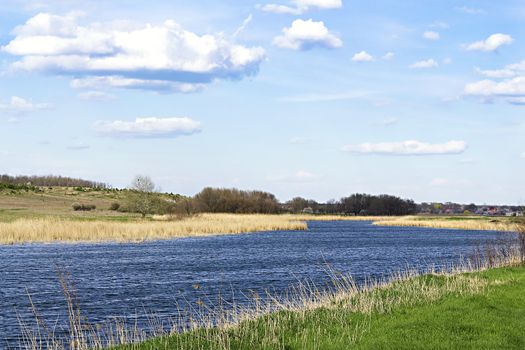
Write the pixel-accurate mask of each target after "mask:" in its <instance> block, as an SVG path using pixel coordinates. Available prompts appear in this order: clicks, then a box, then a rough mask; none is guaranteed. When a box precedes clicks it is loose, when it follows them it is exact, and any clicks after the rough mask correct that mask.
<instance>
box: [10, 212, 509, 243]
mask: <svg viewBox="0 0 525 350" xmlns="http://www.w3.org/2000/svg"><path fill="white" fill-rule="evenodd" d="M338 220H349V221H357V220H358V221H372V222H373V224H374V225H380V226H413V227H429V228H448V229H463V230H491V231H517V230H518V226H519V221H517V220H516V219H514V220H512V219H511V218H497V219H495V218H491V219H488V218H483V217H419V216H408V217H368V216H363V217H356V216H337V215H318V216H317V215H288V214H284V215H258V214H198V215H194V216H190V217H184V218H179V219H177V218H175V219H174V218H169V217H162V216H161V217H153V218H148V219H145V220H144V219H140V218H137V217H133V216H120V217H109V216H108V217H105V216H92V217H89V216H81V217H76V216H73V215H71V216H66V215H62V216H50V215H49V216H44V217H35V218H32V217H21V218H17V219H14V220H6V221H4V222H2V221H1V220H0V244H24V243H52V242H69V243H75V242H143V241H151V240H163V239H173V238H182V237H200V236H210V235H225V234H241V233H249V232H264V231H298V230H307V229H308V225H307V222H308V221H338Z"/></svg>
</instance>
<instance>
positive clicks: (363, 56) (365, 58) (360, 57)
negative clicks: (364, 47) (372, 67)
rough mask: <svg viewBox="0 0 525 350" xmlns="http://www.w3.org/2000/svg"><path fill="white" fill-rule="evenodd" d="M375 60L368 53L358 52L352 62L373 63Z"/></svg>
mask: <svg viewBox="0 0 525 350" xmlns="http://www.w3.org/2000/svg"><path fill="white" fill-rule="evenodd" d="M373 60H374V56H372V55H371V54H369V53H368V52H366V51H361V52H358V53H356V54H355V55H354V57H352V61H354V62H372V61H373Z"/></svg>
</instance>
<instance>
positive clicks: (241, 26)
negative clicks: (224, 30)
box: [232, 13, 253, 38]
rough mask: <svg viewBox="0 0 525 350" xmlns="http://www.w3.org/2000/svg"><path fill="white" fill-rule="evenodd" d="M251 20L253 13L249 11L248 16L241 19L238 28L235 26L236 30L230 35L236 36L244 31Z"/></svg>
mask: <svg viewBox="0 0 525 350" xmlns="http://www.w3.org/2000/svg"><path fill="white" fill-rule="evenodd" d="M252 20H253V15H252V14H251V13H250V14H249V15H248V17H246V18H245V19H244V21H242V24H241V25H240V27H239V28H237V30H236V31H235V32H234V33H233V35H232V37H234V38H236V37H238V36H239V34H241V33H242V32H244V31H245V30H246V28H247V27H248V25H249V24H250V23H251V22H252Z"/></svg>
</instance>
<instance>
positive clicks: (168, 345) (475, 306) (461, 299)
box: [114, 261, 525, 350]
mask: <svg viewBox="0 0 525 350" xmlns="http://www.w3.org/2000/svg"><path fill="white" fill-rule="evenodd" d="M510 265H514V266H510V267H500V268H493V269H482V271H477V272H467V273H458V274H440V273H434V274H429V275H423V276H412V275H410V274H404V275H400V276H398V277H397V278H396V279H394V281H392V282H390V283H386V284H375V285H370V286H369V287H368V288H365V289H364V290H358V289H357V288H356V287H355V286H354V285H353V284H352V283H351V282H349V281H343V282H342V283H343V284H342V285H341V286H340V288H339V289H338V291H337V292H335V293H333V294H331V295H324V296H322V297H316V296H313V297H309V298H305V297H302V298H299V299H298V300H299V301H297V300H296V302H295V303H294V302H292V303H289V304H282V305H281V306H279V308H280V310H279V311H276V312H273V313H270V314H266V315H265V314H264V312H265V311H264V310H262V311H261V310H259V311H255V312H252V314H249V313H246V314H244V315H243V314H241V315H240V316H238V318H237V319H234V321H233V322H232V320H231V319H230V318H224V320H219V322H218V323H216V324H215V325H216V326H214V327H204V328H199V329H196V330H193V331H189V332H184V333H182V334H174V335H171V336H163V337H158V338H154V339H151V340H148V341H145V342H141V343H137V344H131V345H125V346H120V347H116V348H114V349H118V350H153V349H166V350H167V349H172V350H175V349H181V350H182V349H220V350H230V349H239V350H241V349H250V350H251V349H261V350H262V349H297V350H299V349H341V350H343V349H349V348H350V349H502V348H505V349H523V348H524V347H525V266H524V265H523V264H522V263H521V264H516V261H514V262H511V263H510ZM254 315H255V316H254ZM235 320H236V321H237V322H235ZM211 324H212V323H210V325H211Z"/></svg>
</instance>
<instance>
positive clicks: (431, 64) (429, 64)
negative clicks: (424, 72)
mask: <svg viewBox="0 0 525 350" xmlns="http://www.w3.org/2000/svg"><path fill="white" fill-rule="evenodd" d="M438 66H439V63H437V61H436V60H434V59H433V58H431V59H428V60H422V61H417V62H414V63H413V64H411V65H410V66H409V67H410V68H412V69H426V68H436V67H438Z"/></svg>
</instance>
